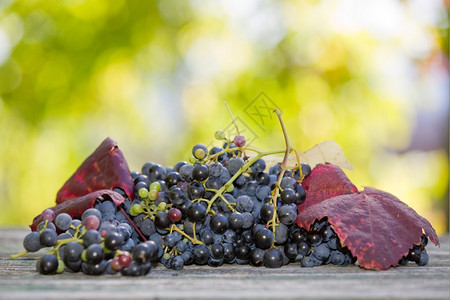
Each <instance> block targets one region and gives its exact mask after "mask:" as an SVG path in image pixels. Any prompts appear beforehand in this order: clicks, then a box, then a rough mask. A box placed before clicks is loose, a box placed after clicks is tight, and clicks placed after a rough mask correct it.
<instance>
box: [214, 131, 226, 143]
mask: <svg viewBox="0 0 450 300" xmlns="http://www.w3.org/2000/svg"><path fill="white" fill-rule="evenodd" d="M214 136H215V138H216V139H218V140H219V141H221V140H224V139H225V132H224V131H223V130H217V131H216V133H215V134H214Z"/></svg>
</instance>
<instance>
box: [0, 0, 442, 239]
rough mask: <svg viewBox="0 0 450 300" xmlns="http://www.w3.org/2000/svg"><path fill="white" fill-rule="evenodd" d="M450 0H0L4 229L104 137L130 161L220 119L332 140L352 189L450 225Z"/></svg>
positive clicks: (179, 148) (205, 135)
mask: <svg viewBox="0 0 450 300" xmlns="http://www.w3.org/2000/svg"><path fill="white" fill-rule="evenodd" d="M448 8H449V2H448V1H446V0H402V1H400V0H370V1H369V0H368V1H358V0H345V1H337V0H335V1H328V0H327V1H324V0H322V1H321V0H300V1H289V0H284V1H275V0H249V1H235V0H233V1H222V0H215V1H207V2H205V1H198V0H191V1H182V2H180V1H163V0H160V1H114V2H110V1H87V0H66V1H44V0H34V1H28V0H3V1H1V2H0V204H1V207H2V209H1V210H0V225H2V226H25V225H26V224H29V223H30V222H31V220H32V218H33V217H34V216H35V215H37V214H38V213H40V212H41V211H42V210H43V209H45V208H47V207H49V206H53V205H54V201H55V196H56V192H57V191H58V189H59V188H60V187H61V186H62V184H63V183H64V182H65V181H66V180H67V179H68V178H69V177H70V175H71V174H72V173H73V172H74V171H75V170H76V168H77V167H78V165H79V164H81V162H82V161H83V160H84V158H85V157H87V156H88V155H89V154H90V153H91V152H92V151H93V150H94V149H95V148H96V147H97V145H98V144H100V142H101V141H102V140H103V139H104V138H106V137H108V136H109V137H111V138H113V139H114V140H116V141H117V142H118V144H119V147H120V148H121V149H122V151H123V152H124V154H125V156H126V158H127V160H128V163H129V165H130V167H131V169H133V170H139V169H140V168H141V166H142V165H143V164H144V163H145V162H146V161H155V162H159V163H161V164H164V165H173V164H174V163H176V162H177V161H180V160H187V159H188V158H189V151H190V148H191V147H192V146H193V145H194V144H196V143H198V142H201V143H204V144H207V145H209V144H211V143H214V132H215V131H216V130H217V129H226V128H229V125H230V123H231V119H230V116H229V114H228V111H227V109H226V108H225V106H224V105H223V102H224V101H226V102H227V103H228V105H229V106H230V108H231V110H232V111H233V114H234V115H235V117H236V118H237V119H238V122H239V126H240V127H241V130H242V131H243V132H245V134H246V135H247V138H248V139H251V141H252V145H254V146H255V147H258V148H263V149H282V148H283V146H284V141H283V136H282V133H281V131H280V126H279V124H278V122H277V119H276V118H275V116H274V115H271V114H270V113H269V110H268V109H267V108H273V107H278V108H279V109H281V110H282V112H283V118H284V121H285V123H286V127H287V129H288V131H289V133H290V139H291V143H292V144H293V145H294V146H295V147H296V148H297V149H298V150H300V151H305V150H307V149H308V148H310V147H312V146H314V145H315V144H317V143H319V142H321V141H324V140H334V141H336V142H337V143H338V144H339V145H340V146H341V147H342V149H343V151H344V153H345V155H346V157H347V158H348V160H349V161H350V162H351V163H352V164H353V166H354V170H353V171H346V172H347V174H348V176H349V177H350V178H351V180H352V181H353V182H354V183H355V184H356V185H357V186H358V187H359V188H361V189H362V188H363V187H364V186H374V187H377V188H380V189H383V190H386V191H388V192H390V193H392V194H394V195H396V196H397V197H399V198H400V199H401V200H402V201H404V202H406V203H407V204H408V205H410V206H411V207H413V208H414V209H415V210H416V211H417V212H418V213H419V214H421V215H423V216H424V217H426V218H427V219H429V220H430V222H431V223H432V225H433V226H434V227H435V229H436V230H437V231H438V232H439V233H443V232H448V210H449V208H448V207H449V206H448V111H449V107H448V105H449V97H448V96H449V95H448V91H449V72H448V58H449V56H448V53H449V52H448V51H449V48H448V45H449V39H448V32H449V31H448V17H447V16H448Z"/></svg>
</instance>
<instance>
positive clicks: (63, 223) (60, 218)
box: [55, 213, 72, 231]
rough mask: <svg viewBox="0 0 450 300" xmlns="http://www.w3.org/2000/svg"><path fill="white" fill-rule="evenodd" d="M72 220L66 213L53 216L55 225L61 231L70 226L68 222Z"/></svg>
mask: <svg viewBox="0 0 450 300" xmlns="http://www.w3.org/2000/svg"><path fill="white" fill-rule="evenodd" d="M71 222H72V217H71V216H70V215H69V214H67V213H60V214H59V215H57V216H56V218H55V225H56V227H58V229H60V230H62V231H66V230H67V229H69V227H70V223H71Z"/></svg>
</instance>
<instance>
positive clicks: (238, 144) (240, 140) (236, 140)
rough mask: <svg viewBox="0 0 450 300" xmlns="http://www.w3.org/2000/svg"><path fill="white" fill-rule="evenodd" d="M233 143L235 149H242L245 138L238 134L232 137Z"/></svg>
mask: <svg viewBox="0 0 450 300" xmlns="http://www.w3.org/2000/svg"><path fill="white" fill-rule="evenodd" d="M233 143H234V144H235V145H236V147H244V146H245V137H244V136H243V135H240V134H238V135H236V136H235V137H234V141H233Z"/></svg>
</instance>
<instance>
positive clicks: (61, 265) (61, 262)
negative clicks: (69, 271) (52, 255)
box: [56, 259, 66, 274]
mask: <svg viewBox="0 0 450 300" xmlns="http://www.w3.org/2000/svg"><path fill="white" fill-rule="evenodd" d="M65 267H66V265H65V264H64V261H62V260H61V259H59V260H58V269H56V273H58V274H61V273H62V272H64V268H65Z"/></svg>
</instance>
